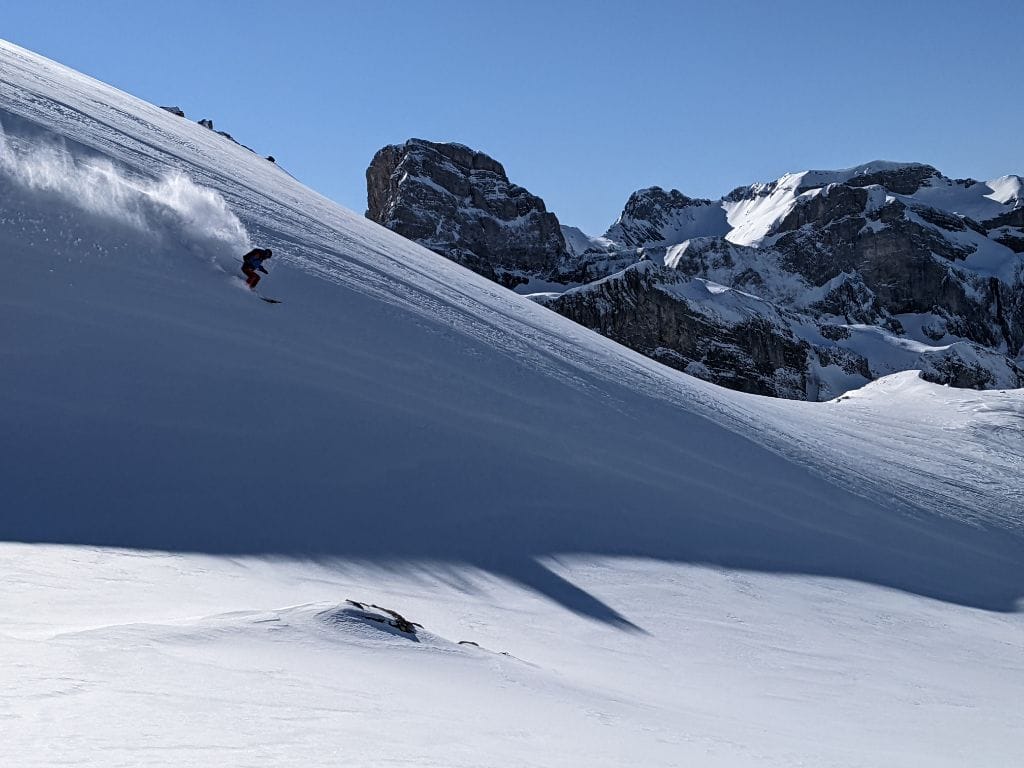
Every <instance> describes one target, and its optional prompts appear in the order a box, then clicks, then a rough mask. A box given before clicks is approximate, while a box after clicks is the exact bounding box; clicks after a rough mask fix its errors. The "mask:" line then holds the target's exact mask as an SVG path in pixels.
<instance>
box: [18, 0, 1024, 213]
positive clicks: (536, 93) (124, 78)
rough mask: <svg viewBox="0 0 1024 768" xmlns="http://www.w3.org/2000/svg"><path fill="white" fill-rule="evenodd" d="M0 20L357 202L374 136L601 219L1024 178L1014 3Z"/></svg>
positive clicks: (112, 10)
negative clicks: (852, 186)
mask: <svg viewBox="0 0 1024 768" xmlns="http://www.w3.org/2000/svg"><path fill="white" fill-rule="evenodd" d="M0 19H2V21H3V23H2V25H0V36H2V37H4V38H6V39H8V40H11V41H12V42H15V43H17V44H19V45H22V46H24V47H26V48H30V49H32V50H35V51H37V52H39V53H42V54H43V55H46V56H49V57H50V58H53V59H56V60H58V61H61V62H62V63H64V64H67V65H69V66H71V67H74V68H75V69H79V70H81V71H83V72H85V73H87V74H90V75H92V76H94V77H97V78H99V79H101V80H104V81H106V82H109V83H112V84H113V85H116V86H118V87H119V88H122V89H124V90H126V91H129V92H131V93H133V94H135V95H137V96H140V97H142V98H144V99H146V100H148V101H152V102H155V103H158V104H177V105H180V106H181V107H183V108H184V109H185V111H186V112H187V113H188V116H189V117H190V118H192V119H199V118H203V117H209V118H212V119H213V120H214V121H215V123H216V125H217V127H218V128H220V129H223V130H227V131H229V132H231V133H232V134H234V135H235V136H236V137H237V138H238V139H239V140H240V141H242V142H244V143H246V144H248V145H250V146H252V147H253V148H255V149H256V150H257V151H259V152H260V153H262V154H273V155H275V156H276V157H277V159H278V161H279V162H280V163H281V164H282V165H283V166H284V167H286V168H287V169H288V170H290V171H291V172H292V173H294V174H295V175H296V176H298V177H299V178H300V179H302V180H303V181H304V182H306V183H307V184H309V185H310V186H312V187H313V188H315V189H317V190H318V191H320V192H322V193H323V194H325V195H327V196H328V197H331V198H333V199H335V200H337V201H338V202H340V203H342V204H344V205H346V206H348V207H350V208H353V209H355V210H357V211H360V212H362V211H363V210H364V209H365V207H366V185H365V177H364V173H365V170H366V166H367V164H368V163H369V160H370V158H371V157H372V156H373V153H374V152H375V151H376V150H377V149H379V148H380V147H381V146H383V145H384V144H387V143H394V142H400V141H404V140H405V139H407V138H409V137H412V136H416V137H421V138H427V139H433V140H439V141H445V140H451V141H460V142H462V143H464V144H468V145H470V146H472V147H474V148H477V149H481V150H483V151H486V152H488V153H489V154H491V155H493V156H494V157H496V158H497V159H498V160H500V161H501V162H502V163H503V164H504V165H505V168H506V170H507V171H508V172H509V176H510V177H511V179H512V180H513V181H514V182H516V183H518V184H521V185H522V186H525V187H527V188H528V189H530V191H532V192H534V193H535V194H538V195H540V196H541V197H543V198H544V199H545V201H546V202H547V204H548V208H549V209H551V210H553V211H555V213H557V214H558V216H559V218H560V219H561V221H562V222H563V223H565V224H573V225H576V226H580V227H582V228H583V229H585V230H586V231H588V232H591V233H600V232H601V231H603V230H604V229H605V227H606V226H607V225H608V224H610V223H611V222H612V221H613V220H614V218H615V217H616V216H617V215H618V212H619V211H620V210H621V208H622V205H623V203H624V202H625V200H626V198H627V197H628V195H629V193H630V192H631V191H633V190H634V189H637V188H640V187H645V186H650V185H654V184H658V185H661V186H665V187H676V188H678V189H680V190H682V191H683V192H685V193H687V194H689V195H691V196H707V197H718V196H720V195H722V194H725V193H726V192H728V191H729V190H730V189H732V188H734V187H736V186H738V185H740V184H748V183H751V182H754V181H765V180H770V179H773V178H776V177H778V176H779V175H781V174H782V173H784V172H786V171H792V170H800V169H805V168H839V167H846V166H850V165H854V164H857V163H861V162H866V161H868V160H874V159H887V160H918V161H922V162H928V163H931V164H933V165H935V166H937V167H939V168H940V169H941V170H942V171H944V172H945V173H947V174H948V175H951V176H956V177H960V176H974V177H976V178H983V179H984V178H990V177H994V176H999V175H1002V174H1005V173H1022V172H1024V139H1022V133H1021V126H1022V125H1024V77H1022V72H1024V57H1022V55H1021V53H1020V51H1021V47H1020V32H1021V30H1022V29H1024V3H1020V2H1016V1H1012V2H1006V1H1005V0H1004V1H1002V2H984V1H979V0H972V2H943V1H941V0H935V1H934V2H897V1H896V0H890V1H889V2H872V1H869V0H859V1H858V2H840V0H835V1H834V2H832V1H829V2H767V1H765V2H755V1H750V2H732V3H725V2H710V0H705V1H704V2H694V3H689V2H655V1H654V0H652V1H651V2H640V1H639V0H631V1H630V2H627V0H619V2H602V1H601V0H592V1H591V2H576V1H574V0H565V1H564V2H556V1H555V0H547V2H534V1H533V0H516V1H515V2H497V1H496V0H491V1H490V2H482V1H481V2H443V1H442V0H431V1H429V2H428V1H425V0H424V1H421V2H403V1H399V0H395V1H392V2H384V1H381V2H326V1H317V0H308V1H306V2H303V1H302V0H296V1H295V2H289V3H283V2H227V1H226V0H206V1H205V2H193V1H192V0H185V1H178V2H174V3H155V2H140V1H139V0H135V1H134V2H121V1H118V2H113V1H109V0H107V1H104V0H91V1H90V2H65V1H61V0H48V1H47V2H35V3H29V2H22V1H20V0H19V2H10V1H9V0H0Z"/></svg>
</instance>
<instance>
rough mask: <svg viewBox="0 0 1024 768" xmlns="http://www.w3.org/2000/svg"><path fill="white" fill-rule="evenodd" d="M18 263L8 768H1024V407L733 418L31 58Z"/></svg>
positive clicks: (703, 397)
mask: <svg viewBox="0 0 1024 768" xmlns="http://www.w3.org/2000/svg"><path fill="white" fill-rule="evenodd" d="M233 128H235V127H233ZM241 134H242V130H241V129H238V130H237V132H236V135H241ZM1011 187H1012V184H1011V183H1010V182H1009V181H1007V182H1006V183H1004V184H1001V185H996V186H992V187H990V188H987V192H986V194H988V193H991V194H996V195H1004V196H1005V195H1009V194H1011V192H1009V191H1007V190H1009V189H1010V188H1011ZM1013 189H1018V190H1019V181H1018V183H1017V187H1013ZM983 191H985V190H979V194H980V193H981V192H983ZM1013 194H1017V192H1013ZM776 202H778V201H776ZM758 204H761V203H758ZM763 204H764V205H769V204H772V205H774V204H775V203H771V200H770V199H767V202H764V203H763ZM978 204H979V205H980V204H982V203H981V200H980V199H979V201H978ZM748 208H750V209H749V210H747V209H743V210H740V207H739V206H738V207H737V209H736V210H735V211H733V212H731V213H730V216H737V217H740V218H741V219H742V221H743V222H745V224H744V226H745V227H746V229H745V230H744V231H745V232H746V235H745V237H748V238H750V239H756V238H757V237H758V236H759V235H758V232H759V229H758V222H759V221H760V218H761V213H760V212H759V211H758V210H754V208H753V205H751V206H748ZM252 245H260V246H265V247H270V248H273V249H274V252H275V256H274V258H273V259H272V260H271V262H269V264H268V266H269V267H270V270H271V276H270V277H269V278H266V279H265V280H264V282H263V283H261V285H260V288H261V291H263V292H265V295H267V296H272V297H275V298H278V299H281V300H283V302H284V303H283V304H281V305H275V306H271V305H268V304H265V303H263V302H261V301H259V300H258V299H256V298H255V297H253V296H252V295H251V294H250V293H249V292H248V291H247V290H245V287H244V285H242V284H241V280H240V279H239V278H240V275H239V274H238V272H237V269H238V266H239V256H240V255H241V253H242V252H244V250H245V249H247V248H249V247H251V246H252ZM0 258H2V264H3V268H4V269H3V280H2V281H0V489H2V497H0V498H2V501H0V567H2V569H3V571H2V575H3V578H2V580H0V690H2V691H3V694H2V700H0V733H2V734H3V738H2V739H0V763H2V764H3V765H12V766H15V765H16V766H53V765H63V764H71V763H75V764H85V765H97V766H116V765H125V766H129V765H131V766H136V765H153V766H158V765H168V766H182V765H210V766H223V765H232V766H234V765H239V766H243V765H252V766H256V765H260V766H263V765H276V766H284V765H296V766H310V765H339V764H342V765H378V764H397V765H417V766H435V765H436V766H466V767H469V766H510V765H517V766H580V765H587V766H622V765H650V766H691V765H700V766H755V765H756V766H787V767H788V766H796V765H808V766H883V765H884V766H922V765H927V766H929V767H930V768H933V767H936V766H963V765H977V766H987V767H999V766H1006V767H1007V768H1009V767H1010V766H1017V765H1019V764H1020V749H1021V747H1020V745H1021V743H1022V741H1024V718H1022V717H1021V704H1022V696H1021V692H1022V691H1024V620H1022V616H1021V613H1020V607H1021V599H1022V596H1024V503H1022V499H1024V473H1022V469H1024V466H1022V465H1024V433H1022V426H1024V391H1021V390H1003V391H986V392H974V391H964V390H956V389H949V388H945V387H940V386H935V385H931V384H928V383H926V382H924V381H922V380H921V379H919V378H918V377H917V376H916V374H915V373H914V372H904V373H899V374H895V375H893V376H889V377H886V378H883V379H880V380H879V381H876V382H873V383H872V384H870V385H868V386H866V387H864V388H863V389H860V390H855V391H853V392H850V393H847V394H846V395H843V396H842V397H839V398H837V399H836V400H833V401H830V402H827V403H803V402H796V401H788V400H777V399H767V398H758V397H755V396H749V395H743V394H740V393H736V392H732V391H728V390H724V389H720V388H718V387H715V386H713V385H711V384H707V383H705V382H701V381H699V380H696V379H693V378H691V377H688V376H686V375H684V374H681V373H678V372H676V371H673V370H670V369H668V368H665V367H662V366H660V365H659V364H657V363H655V362H653V361H651V360H649V359H647V358H645V357H642V356H641V355H639V354H636V353H633V352H630V351H629V350H626V349H624V348H622V347H620V346H618V345H616V344H614V343H612V342H610V341H609V340H607V339H604V338H602V337H600V336H598V335H596V334H594V333H591V332H590V331H587V330H586V329H584V328H582V327H580V326H577V325H575V324H573V323H572V322H570V321H568V320H566V319H564V318H562V317H560V316H558V315H556V314H554V313H553V312H550V311H548V310H546V309H544V308H543V307H541V306H539V305H537V304H535V303H534V302H532V301H530V300H529V299H527V298H524V297H521V296H517V295H516V294H514V293H512V292H510V291H506V290H505V289H503V288H501V287H500V286H498V285H496V284H494V283H492V282H490V281H488V280H486V279H484V278H482V277H479V276H476V275H474V274H472V273H470V272H469V271H467V270H464V269H462V268H461V267H458V266H457V265H455V264H453V263H451V262H448V261H446V260H444V259H442V258H441V257H438V256H436V255H435V254H433V253H431V252H429V251H427V250H425V249H423V248H421V247H419V246H417V245H415V244H413V243H411V242H409V241H407V240H404V239H402V238H401V237H398V236H397V235H395V234H393V233H391V232H389V231H387V230H385V229H383V228H381V227H378V226H377V225H375V224H373V223H371V222H369V221H367V220H366V219H364V218H363V217H362V216H359V215H357V214H355V213H353V212H350V211H347V210H345V209H343V208H341V207H339V206H337V205H336V204H334V203H332V202H330V201H328V200H326V199H325V198H323V197H321V196H319V195H317V194H316V193H314V192H312V191H310V190H308V189H307V188H305V187H304V186H302V185H301V184H300V183H299V182H298V181H296V180H295V179H293V178H292V177H291V176H289V175H288V174H287V173H286V172H285V171H284V170H283V169H282V168H280V167H278V166H276V165H274V164H272V163H269V162H267V161H266V160H264V159H262V158H260V157H259V156H257V155H254V154H253V153H251V152H249V151H248V150H246V149H244V148H243V147H241V146H239V145H236V144H234V143H232V142H231V141H229V140H228V139H226V138H224V137H222V136H220V135H219V134H216V133H214V132H212V131H209V130H207V129H205V128H203V127H200V126H198V125H196V124H194V123H191V122H189V121H187V120H185V119H183V118H180V117H177V116H175V115H172V114H170V113H168V112H166V111H164V110H161V109H159V108H157V107H154V106H152V105H149V104H145V103H143V102H141V101H139V100H137V99H135V98H133V97H131V96H129V95H127V94H125V93H122V92H120V91H117V90H116V89H113V88H111V87H109V86H106V85H104V84H102V83H99V82H96V81H94V80H92V79H90V78H88V77H85V76H83V75H81V74H78V73H76V72H73V71H71V70H68V69H67V68H65V67H62V66H60V65H58V64H56V63H54V62H51V61H48V60H46V59H43V58H41V57H38V56H36V55H34V54H32V53H29V52H27V51H25V50H23V49H20V48H18V47H16V46H14V45H11V44H8V43H2V42H0ZM708 286H709V290H711V286H713V284H711V283H709V284H708ZM349 599H351V600H354V601H359V602H361V603H365V604H376V605H378V606H383V607H385V608H389V609H392V610H395V611H397V612H399V613H400V614H401V615H402V616H404V617H406V618H408V619H409V620H411V621H413V622H418V623H419V624H422V627H423V628H422V629H418V630H417V632H416V633H415V634H409V633H405V632H402V631H399V630H398V629H396V628H395V627H392V626H390V625H389V624H387V623H386V621H384V622H382V621H378V620H376V619H379V618H384V619H387V617H388V615H387V614H385V613H381V612H380V610H379V609H373V610H365V611H364V610H362V609H359V608H357V607H356V606H353V605H352V604H350V603H347V602H346V600H349ZM374 616H376V618H374ZM463 641H465V642H463Z"/></svg>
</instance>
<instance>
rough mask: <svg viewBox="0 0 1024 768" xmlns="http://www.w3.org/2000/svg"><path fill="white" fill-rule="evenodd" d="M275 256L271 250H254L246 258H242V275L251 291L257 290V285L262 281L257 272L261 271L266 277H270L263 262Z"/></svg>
mask: <svg viewBox="0 0 1024 768" xmlns="http://www.w3.org/2000/svg"><path fill="white" fill-rule="evenodd" d="M273 255H274V252H273V251H271V250H270V249H269V248H253V249H252V250H251V251H249V252H248V253H247V254H245V256H243V257H242V273H243V274H244V275H245V284H246V285H248V286H249V288H250V289H252V290H254V291H255V290H256V283H258V282H259V281H260V276H259V275H257V274H256V270H259V271H260V272H262V273H263V274H264V275H269V274H270V273H269V272H267V270H265V269H264V268H263V262H264V261H266V260H267V259H269V258H270V257H271V256H273Z"/></svg>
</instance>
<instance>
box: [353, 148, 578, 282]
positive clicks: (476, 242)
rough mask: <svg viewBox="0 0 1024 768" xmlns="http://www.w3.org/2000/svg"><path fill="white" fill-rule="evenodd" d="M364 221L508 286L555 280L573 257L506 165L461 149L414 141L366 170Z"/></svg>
mask: <svg viewBox="0 0 1024 768" xmlns="http://www.w3.org/2000/svg"><path fill="white" fill-rule="evenodd" d="M366 187H367V200H368V208H367V211H366V216H367V218H369V219H372V220H373V221H376V222H377V223H378V224H381V225H383V226H385V227H387V228H388V229H391V230H392V231H394V232H397V233H398V234H400V235H403V236H404V237H407V238H409V239H410V240H415V241H416V242H418V243H420V244H421V245H424V246H426V247H427V248H430V249H431V250H432V251H435V252H436V253H439V254H441V255H442V256H445V257H447V258H449V259H451V260H452V261H455V262H458V263H459V264H462V265H463V266H465V267H468V268H469V269H472V270H473V271H474V272H477V273H479V274H481V275H484V276H486V277H489V278H491V279H492V280H496V281H497V282H500V283H502V284H504V285H506V286H512V285H515V284H517V283H520V282H525V281H526V280H528V279H529V278H530V277H531V276H542V277H544V278H545V279H557V277H558V274H559V270H560V268H562V267H563V266H565V264H566V261H567V259H568V251H567V249H566V245H565V238H564V237H563V235H562V231H561V227H560V225H559V223H558V218H557V217H556V216H555V215H554V214H553V213H549V212H548V211H547V209H546V207H545V206H544V201H543V200H541V199H540V198H539V197H537V196H535V195H532V194H530V193H529V192H528V191H527V190H525V189H523V188H522V187H520V186H517V185H515V184H512V183H511V182H510V181H509V180H508V176H507V175H506V174H505V169H504V168H503V167H502V165H501V163H499V162H498V161H496V160H494V159H493V158H491V157H489V156H487V155H485V154H484V153H482V152H475V151H473V150H472V149H470V148H468V147H465V146H462V145H461V144H438V143H434V142H429V141H423V140H421V139H410V140H409V141H407V142H406V143H405V144H401V145H390V146H387V147H384V148H383V149H381V150H380V151H379V152H377V154H376V155H374V158H373V161H372V162H371V163H370V167H369V168H368V169H367V171H366Z"/></svg>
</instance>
